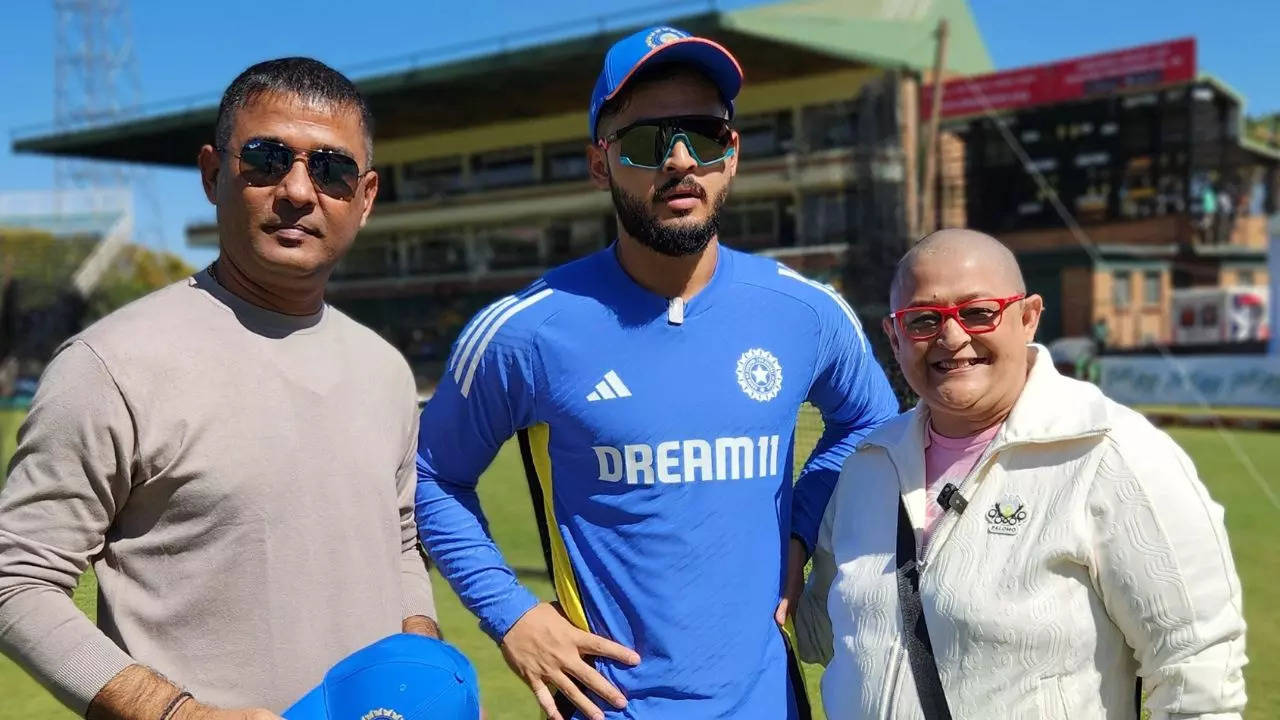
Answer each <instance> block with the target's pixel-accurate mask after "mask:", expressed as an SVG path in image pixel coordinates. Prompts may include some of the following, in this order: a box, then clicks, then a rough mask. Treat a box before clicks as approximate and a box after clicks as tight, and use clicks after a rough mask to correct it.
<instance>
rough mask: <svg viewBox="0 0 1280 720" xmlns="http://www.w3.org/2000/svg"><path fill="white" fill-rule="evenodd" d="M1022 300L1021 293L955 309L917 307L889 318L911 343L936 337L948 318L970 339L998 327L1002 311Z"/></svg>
mask: <svg viewBox="0 0 1280 720" xmlns="http://www.w3.org/2000/svg"><path fill="white" fill-rule="evenodd" d="M1025 297H1026V293H1023V294H1020V295H1011V296H1009V297H1004V298H979V299H977V300H969V301H967V302H962V303H960V304H958V305H946V306H942V305H916V306H913V307H908V308H903V309H901V310H894V311H893V312H891V313H889V317H890V319H892V320H893V321H894V322H896V323H897V324H898V328H899V329H900V330H901V331H902V332H903V333H905V334H906V335H907V337H909V338H911V339H912V340H930V339H932V338H934V337H937V335H938V334H939V333H941V332H942V326H943V325H944V324H945V323H946V322H947V318H954V319H955V321H956V322H958V323H960V327H962V328H964V331H965V332H967V333H969V334H970V335H981V334H983V333H989V332H991V331H992V330H995V329H996V328H997V327H999V326H1000V319H1001V318H1002V317H1004V311H1005V308H1007V307H1009V306H1010V305H1012V304H1013V303H1016V302H1018V301H1019V300H1021V299H1023V298H1025Z"/></svg>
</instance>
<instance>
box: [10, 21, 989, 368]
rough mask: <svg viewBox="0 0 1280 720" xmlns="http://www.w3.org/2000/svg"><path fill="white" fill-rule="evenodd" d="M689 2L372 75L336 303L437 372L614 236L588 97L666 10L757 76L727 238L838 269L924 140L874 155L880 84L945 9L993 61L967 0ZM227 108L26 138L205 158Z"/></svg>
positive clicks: (97, 151)
mask: <svg viewBox="0 0 1280 720" xmlns="http://www.w3.org/2000/svg"><path fill="white" fill-rule="evenodd" d="M688 7H689V6H688V5H685V6H684V9H682V12H684V13H686V16H685V17H668V18H636V17H633V18H630V19H627V20H626V21H625V22H624V21H618V20H617V19H611V20H609V21H608V23H609V24H611V25H612V26H613V27H612V29H609V30H607V31H606V30H602V29H601V27H600V26H598V25H594V24H593V25H589V26H586V27H583V28H578V29H577V31H576V32H575V29H574V28H571V27H569V28H561V29H559V30H558V32H559V33H560V36H559V37H555V38H551V39H546V40H542V41H536V40H537V39H536V38H530V37H528V36H524V37H520V36H511V37H507V38H502V39H499V40H496V41H494V42H493V43H492V44H491V45H490V46H489V47H488V49H487V51H485V50H484V49H483V48H482V49H481V51H480V52H479V53H478V54H476V53H475V51H474V50H473V51H472V52H473V54H471V55H469V56H466V57H456V56H454V57H450V56H447V55H446V56H442V57H435V58H433V57H431V56H429V55H426V54H424V55H423V56H422V57H421V58H410V59H409V60H408V61H407V62H402V63H400V64H399V66H398V67H396V69H394V70H387V71H383V72H381V74H377V73H375V74H370V75H363V76H362V75H361V73H359V72H355V73H353V75H354V76H355V79H356V81H357V84H358V85H359V87H360V89H361V90H362V91H363V92H364V93H365V94H366V95H367V97H368V98H369V100H370V103H371V105H372V108H373V112H374V115H375V117H376V119H377V127H376V138H375V143H376V146H377V153H376V155H377V158H376V159H377V163H378V166H377V169H378V171H379V174H380V176H381V178H382V185H381V187H382V189H381V192H380V196H379V199H378V205H377V207H376V208H375V211H374V214H373V216H372V218H371V219H370V221H369V224H368V226H367V227H366V229H365V230H364V231H363V232H362V234H361V235H360V238H359V240H358V241H357V244H356V246H355V247H354V248H353V250H352V252H351V254H350V255H349V256H348V257H347V258H346V259H345V260H344V261H343V263H342V265H341V266H340V267H339V268H338V270H337V272H336V273H335V275H334V277H333V280H332V283H331V285H330V288H329V298H330V301H331V302H333V303H334V304H335V305H337V306H339V307H341V308H343V309H344V310H346V311H348V312H350V313H351V314H352V315H353V316H355V317H356V318H358V319H360V320H361V321H363V322H365V323H366V324H368V325H370V326H371V327H373V328H375V329H376V330H378V331H379V332H381V333H382V334H383V335H384V336H386V337H387V338H388V339H390V340H391V341H392V342H393V343H395V344H396V345H397V346H398V347H400V348H401V349H402V350H404V351H405V353H406V354H407V355H408V356H409V358H410V360H411V362H412V363H413V365H414V366H415V370H416V371H417V372H418V373H419V375H420V376H421V377H422V378H423V379H424V381H428V382H429V380H430V378H432V377H434V375H435V374H436V373H437V372H438V364H437V363H439V362H440V361H441V360H442V359H443V358H444V355H445V354H446V353H447V351H448V343H449V342H450V341H451V340H452V338H453V337H454V335H455V334H456V332H457V330H458V328H459V327H460V326H461V324H462V322H463V321H464V319H465V318H466V317H468V316H469V315H470V314H471V313H472V312H473V311H474V310H476V309H477V308H478V307H479V306H481V305H482V304H484V303H485V302H487V301H488V300H489V299H491V298H492V297H493V296H494V295H496V294H498V293H501V292H504V291H508V290H510V289H513V288H516V287H519V286H521V285H523V284H525V283H527V282H528V281H530V280H531V279H532V278H534V277H536V276H537V275H539V274H540V273H542V272H543V271H544V270H545V269H546V268H548V267H550V266H554V265H557V264H560V263H563V262H565V261H567V260H571V259H573V258H576V257H579V256H582V255H584V254H586V253H589V252H591V251H593V250H595V249H597V248H600V247H603V246H604V245H606V244H607V243H608V242H610V241H611V240H612V238H613V237H614V232H615V228H614V218H613V213H612V206H611V204H610V198H609V195H608V193H604V192H600V191H597V190H596V189H594V188H593V187H592V186H591V184H590V183H589V181H588V180H587V166H586V155H585V146H586V144H587V141H588V139H587V127H586V125H587V121H586V116H587V113H586V111H587V102H588V99H589V97H590V93H591V88H592V86H593V84H594V82H595V76H596V73H597V72H598V70H599V67H600V61H601V58H602V57H603V55H604V53H605V51H606V49H607V48H608V47H609V46H610V45H611V44H612V43H613V42H614V41H615V40H616V39H618V38H619V37H621V36H622V35H624V34H626V33H627V32H630V31H633V30H634V29H635V28H636V27H639V26H643V25H648V24H651V23H652V22H653V21H658V22H669V23H671V24H673V25H676V26H679V27H681V28H683V29H686V30H689V31H690V32H693V33H695V34H698V35H703V36H707V37H711V38H713V39H716V40H718V41H720V42H721V43H723V44H724V45H726V46H727V47H729V48H730V49H731V50H732V51H733V52H734V53H735V54H736V55H737V57H738V58H739V60H740V61H741V63H742V65H743V68H744V71H745V74H746V85H745V89H744V91H743V93H742V95H741V96H740V97H739V99H738V102H737V114H736V119H735V124H736V125H737V127H738V128H739V130H740V132H741V135H742V162H741V165H740V167H739V175H738V177H737V180H736V181H735V185H734V190H733V192H732V194H731V196H730V198H731V199H730V203H729V205H728V206H727V207H726V210H725V213H724V217H723V224H722V234H721V238H722V239H723V241H724V242H725V243H726V244H728V245H731V246H734V247H737V248H740V249H746V250H751V251H756V252H764V253H770V254H773V255H775V256H777V257H779V258H780V259H782V260H783V261H785V262H788V263H790V264H792V265H793V266H794V267H797V268H799V269H801V270H803V271H804V272H806V273H808V274H811V275H817V276H819V277H822V276H827V277H830V278H832V279H838V276H839V275H840V274H841V272H842V271H843V267H844V266H845V265H846V264H847V263H848V262H850V254H851V252H852V253H854V258H855V260H856V253H857V251H858V244H859V242H860V238H859V233H858V228H859V227H860V226H861V225H862V223H863V221H864V218H862V217H861V216H860V215H861V213H862V211H861V210H860V208H861V207H863V205H861V204H860V200H859V194H860V192H862V191H863V190H864V187H863V185H864V184H865V183H864V179H865V178H866V177H868V176H869V175H875V176H876V177H878V178H881V179H884V178H889V179H890V180H895V179H896V181H897V182H901V179H902V178H903V177H904V176H905V174H906V173H905V171H904V165H905V164H906V163H909V162H910V161H911V159H914V148H913V147H909V145H911V144H912V143H902V142H901V141H899V146H898V148H897V152H891V153H887V154H885V156H884V157H883V158H880V159H879V160H878V161H877V162H875V163H872V164H871V165H870V166H869V169H868V166H867V165H866V163H863V165H862V166H860V165H859V161H860V160H865V155H866V152H863V151H860V150H859V148H860V147H862V148H865V146H867V145H868V144H869V142H870V141H872V140H874V138H868V137H867V135H869V134H873V133H875V132H876V131H875V128H876V124H875V123H874V122H872V119H871V118H867V117H861V115H863V114H864V112H863V108H864V107H865V106H866V105H865V103H860V102H859V96H860V94H861V93H862V92H863V90H864V89H865V88H867V87H868V86H870V85H872V84H874V83H877V82H881V81H883V80H884V79H885V78H886V77H888V78H891V79H894V78H899V77H902V78H913V77H919V76H920V75H921V74H922V73H924V72H926V71H927V68H929V67H930V66H931V65H932V63H933V61H934V50H935V45H936V42H935V37H934V30H935V28H936V27H937V25H938V21H939V20H940V19H942V18H946V19H947V21H948V23H949V27H950V37H949V51H948V54H947V63H946V67H947V70H948V72H949V73H953V74H961V73H963V74H972V73H981V72H985V71H988V70H990V69H991V60H990V57H989V56H988V54H987V50H986V48H985V46H984V45H983V42H982V40H981V38H980V37H979V34H978V30H977V27H976V25H975V23H974V21H973V17H972V15H971V14H970V11H969V8H968V6H967V4H966V3H964V2H963V0H934V1H933V2H917V3H886V2H881V1H880V0H796V1H793V2H783V3H775V4H766V5H762V6H754V7H749V8H746V9H739V10H731V11H716V10H714V9H713V8H714V4H708V5H706V6H704V8H705V9H704V11H702V12H697V13H695V14H687V13H688V9H687V8H688ZM602 22H604V21H602ZM893 82H894V83H895V85H894V86H893V88H892V89H893V91H894V92H895V93H896V92H897V91H898V90H899V86H898V85H897V84H896V83H898V82H899V81H898V80H896V79H894V80H893ZM902 82H905V81H902ZM904 87H905V86H904ZM911 94H912V103H914V93H911ZM216 110H217V103H216V100H211V101H210V102H209V103H208V104H205V105H201V106H196V107H189V108H184V109H181V110H177V111H171V112H167V113H163V114H154V115H147V116H144V117H141V118H138V119H135V120H132V121H129V122H123V123H116V124H110V125H104V126H95V127H86V128H79V129H74V130H72V131H69V132H60V133H57V134H49V135H43V136H34V137H26V138H21V139H19V140H18V141H17V142H16V143H15V148H16V149H17V150H18V151H25V152H40V153H46V154H54V155H69V156H76V157H87V158H96V159H105V160H125V161H130V162H141V163H152V164H159V165H169V166H177V167H190V166H191V164H192V158H193V157H194V152H195V150H196V148H198V147H199V146H200V145H202V144H205V143H208V142H210V141H211V140H212V137H213V123H214V118H215V116H216ZM891 121H896V119H894V118H891ZM893 129H894V130H895V131H896V130H897V128H893ZM904 158H908V159H907V160H904ZM216 241H217V240H216V234H215V230H214V228H213V227H212V226H208V225H204V226H195V227H191V228H189V229H188V242H189V243H190V244H192V245H197V246H211V245H214V244H215V243H216Z"/></svg>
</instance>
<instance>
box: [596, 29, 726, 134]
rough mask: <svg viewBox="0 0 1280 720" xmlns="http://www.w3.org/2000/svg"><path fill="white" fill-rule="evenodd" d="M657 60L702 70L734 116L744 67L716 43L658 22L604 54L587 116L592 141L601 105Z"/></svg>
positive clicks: (624, 39) (632, 35)
mask: <svg viewBox="0 0 1280 720" xmlns="http://www.w3.org/2000/svg"><path fill="white" fill-rule="evenodd" d="M658 63H681V64H687V65H692V66H693V67H696V68H698V69H699V70H701V71H702V72H703V73H705V74H706V76H707V77H708V78H710V79H711V82H713V83H715V85H716V87H717V88H719V90H720V97H721V99H722V100H724V102H725V104H726V105H728V106H729V117H733V100H734V98H736V97H738V91H739V90H741V89H742V66H740V65H739V64H738V60H737V59H736V58H734V57H733V54H732V53H730V52H729V51H728V50H726V49H725V48H724V46H722V45H720V44H719V43H717V42H714V41H711V40H708V39H706V38H700V37H695V36H693V35H690V34H689V33H687V32H685V31H684V30H680V29H679V28H673V27H670V26H667V25H658V26H655V27H650V28H645V29H644V30H641V31H640V32H637V33H633V34H631V35H628V36H627V37H624V38H622V39H621V40H619V41H618V42H616V43H614V45H613V47H611V48H609V52H607V53H605V56H604V67H603V68H601V70H600V77H598V78H596V87H595V90H594V91H592V93H591V109H590V111H589V112H588V115H587V123H588V126H587V129H588V131H589V132H590V133H591V139H592V140H595V139H596V126H597V125H598V124H599V122H600V108H601V107H603V106H604V104H605V103H606V102H608V101H609V100H612V99H613V98H614V96H616V95H617V94H618V92H619V91H621V90H622V88H623V87H624V86H625V85H626V84H627V81H628V80H630V79H631V78H632V77H633V76H634V75H635V74H636V73H637V72H639V71H640V69H641V68H644V67H647V66H650V65H655V64H658Z"/></svg>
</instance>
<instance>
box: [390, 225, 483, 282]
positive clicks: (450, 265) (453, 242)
mask: <svg viewBox="0 0 1280 720" xmlns="http://www.w3.org/2000/svg"><path fill="white" fill-rule="evenodd" d="M401 243H402V250H403V252H404V258H405V270H406V271H407V272H408V273H409V274H410V275H432V274H437V273H451V272H462V271H465V270H466V269H467V249H466V238H465V237H464V236H463V235H462V233H460V232H459V233H448V232H443V233H405V234H404V235H402V236H401Z"/></svg>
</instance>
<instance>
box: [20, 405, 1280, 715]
mask: <svg viewBox="0 0 1280 720" xmlns="http://www.w3.org/2000/svg"><path fill="white" fill-rule="evenodd" d="M3 420H4V417H3V416H0V423H2V422H3ZM804 420H805V421H804V422H802V424H801V429H800V436H801V444H805V441H806V440H807V441H808V442H812V438H814V437H815V433H816V429H815V425H816V423H815V422H814V421H813V420H812V418H809V417H806V418H805V419H804ZM9 427H12V424H10V426H9ZM6 429H7V428H5V427H4V425H3V424H0V431H4V430H6ZM1232 433H1233V437H1234V439H1235V440H1236V442H1237V444H1238V446H1239V447H1240V448H1241V449H1242V450H1243V451H1244V452H1245V453H1246V454H1247V455H1248V456H1249V458H1250V459H1251V460H1252V462H1253V464H1254V465H1255V466H1256V468H1257V470H1258V471H1259V472H1260V473H1261V475H1262V477H1263V478H1264V479H1265V481H1266V482H1271V483H1273V484H1276V485H1280V480H1277V478H1280V435H1278V434H1275V433H1263V432H1253V431H1232ZM1173 435H1174V437H1175V438H1176V439H1177V441H1178V442H1179V443H1181V444H1182V446H1183V447H1184V448H1186V450H1187V451H1188V452H1189V453H1190V454H1191V455H1192V457H1193V458H1195V461H1196V464H1197V466H1198V467H1199V469H1200V473H1201V475H1202V476H1203V477H1204V480H1205V482H1206V483H1207V484H1208V486H1209V489H1210V491H1211V492H1212V493H1213V495H1214V497H1215V498H1216V499H1217V500H1218V501H1219V502H1221V503H1222V504H1223V505H1225V506H1226V508H1227V528H1228V530H1229V532H1230V534H1231V540H1232V546H1233V549H1234V552H1235V557H1236V562H1237V565H1238V566H1239V569H1240V575H1241V577H1242V580H1243V584H1244V594H1245V612H1246V615H1247V617H1248V621H1249V637H1248V645H1249V656H1250V658H1251V661H1250V664H1249V666H1248V668H1247V671H1246V675H1247V678H1248V684H1249V696H1250V703H1249V711H1248V713H1247V717H1250V718H1259V719H1261V718H1274V717H1280V614H1277V613H1276V612H1275V610H1274V609H1275V608H1276V607H1280V562H1277V560H1276V554H1275V548H1276V547H1280V522H1277V520H1276V517H1277V508H1275V507H1273V506H1272V505H1270V504H1269V503H1268V501H1267V500H1266V499H1265V498H1264V497H1263V494H1262V493H1261V492H1260V490H1259V487H1258V485H1257V481H1256V480H1255V479H1253V478H1251V477H1250V476H1249V475H1248V474H1247V473H1246V471H1245V469H1244V467H1243V466H1242V465H1241V463H1240V461H1239V460H1238V459H1237V458H1236V457H1235V456H1234V455H1233V453H1232V450H1231V448H1230V446H1229V445H1228V443H1226V442H1224V440H1223V439H1222V438H1221V437H1219V436H1218V435H1217V433H1216V432H1215V431H1212V430H1205V429H1198V428H1186V429H1175V430H1173ZM799 454H800V453H797V455H799ZM480 496H481V500H482V503H483V505H484V508H485V510H486V513H487V515H488V517H489V521H490V525H491V527H492V528H493V531H494V534H495V535H496V537H497V540H498V544H499V545H500V546H501V547H502V550H503V552H504V553H505V555H506V557H507V559H508V561H509V562H510V563H511V565H512V566H514V567H515V568H516V571H517V573H518V574H519V575H520V577H521V579H522V580H523V581H524V582H525V583H527V584H528V585H529V586H530V587H531V588H532V589H533V591H534V592H536V593H538V594H539V595H540V596H542V597H544V598H549V597H550V596H551V586H550V583H549V582H548V581H547V578H546V571H545V567H544V564H543V559H542V551H541V548H540V546H539V543H538V535H537V531H536V529H535V527H534V524H533V515H532V511H531V509H530V504H529V495H528V490H527V486H526V484H525V481H524V479H523V475H522V472H521V467H520V462H519V454H518V452H517V451H516V449H515V448H514V447H513V446H511V445H508V447H506V448H504V450H503V451H502V453H501V454H500V455H499V456H498V459H497V461H496V462H495V463H494V465H493V467H491V468H490V469H489V472H488V473H487V474H486V475H485V478H484V481H483V482H482V483H481V485H480ZM93 596H94V582H93V578H92V576H87V577H86V578H85V580H84V581H83V582H82V583H81V587H80V589H79V591H78V592H77V601H78V602H79V603H80V605H81V607H83V608H85V609H86V611H88V612H92V604H93ZM436 598H437V602H438V604H439V609H440V621H441V625H442V626H443V628H444V631H445V634H446V636H447V637H448V639H449V640H450V641H451V642H453V643H455V644H457V645H458V646H459V647H460V648H461V649H462V650H463V651H464V652H465V653H466V654H467V655H468V656H469V657H470V658H471V659H472V660H473V661H474V662H475V664H476V666H477V668H478V669H479V673H480V681H481V690H482V692H483V695H484V704H485V706H486V708H487V709H488V715H489V718H491V720H507V719H515V718H520V719H522V720H528V719H530V718H535V717H537V712H536V706H535V705H534V703H533V701H532V699H531V698H530V696H529V694H528V692H527V691H526V690H525V688H524V686H523V685H522V684H521V683H520V681H519V680H517V679H516V678H515V677H514V676H513V675H512V674H511V673H510V672H509V671H508V670H507V668H506V666H505V664H504V663H503V661H502V656H501V655H500V654H499V652H498V650H497V649H496V648H495V646H494V645H493V643H492V642H491V641H489V639H488V638H487V637H485V636H484V635H483V634H482V633H481V632H480V631H479V630H478V629H477V627H476V623H475V620H474V619H473V618H472V617H471V616H470V615H469V614H468V613H467V612H466V611H465V610H464V609H463V608H462V606H461V605H460V603H459V602H458V599H457V597H456V596H455V595H454V594H453V593H452V591H450V590H449V588H448V586H447V585H446V584H445V583H444V582H442V581H440V579H439V578H438V577H437V578H436ZM808 671H809V673H808V674H809V677H810V685H811V689H812V690H814V691H816V689H817V678H818V676H819V672H820V669H818V668H808ZM815 697H816V696H815ZM31 717H42V718H59V717H67V718H69V717H71V714H70V713H68V712H66V711H64V710H62V709H60V708H59V707H58V706H57V705H56V704H55V703H54V702H53V701H52V700H51V699H50V698H49V696H48V694H47V693H45V692H44V691H43V690H41V689H40V688H39V687H38V686H37V685H36V684H35V683H34V682H32V681H31V680H30V679H29V678H28V677H26V676H25V675H24V674H23V673H22V672H21V671H20V670H18V669H17V668H16V667H15V666H13V665H12V664H11V663H8V662H7V661H5V660H3V659H0V720H27V719H28V718H31Z"/></svg>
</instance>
